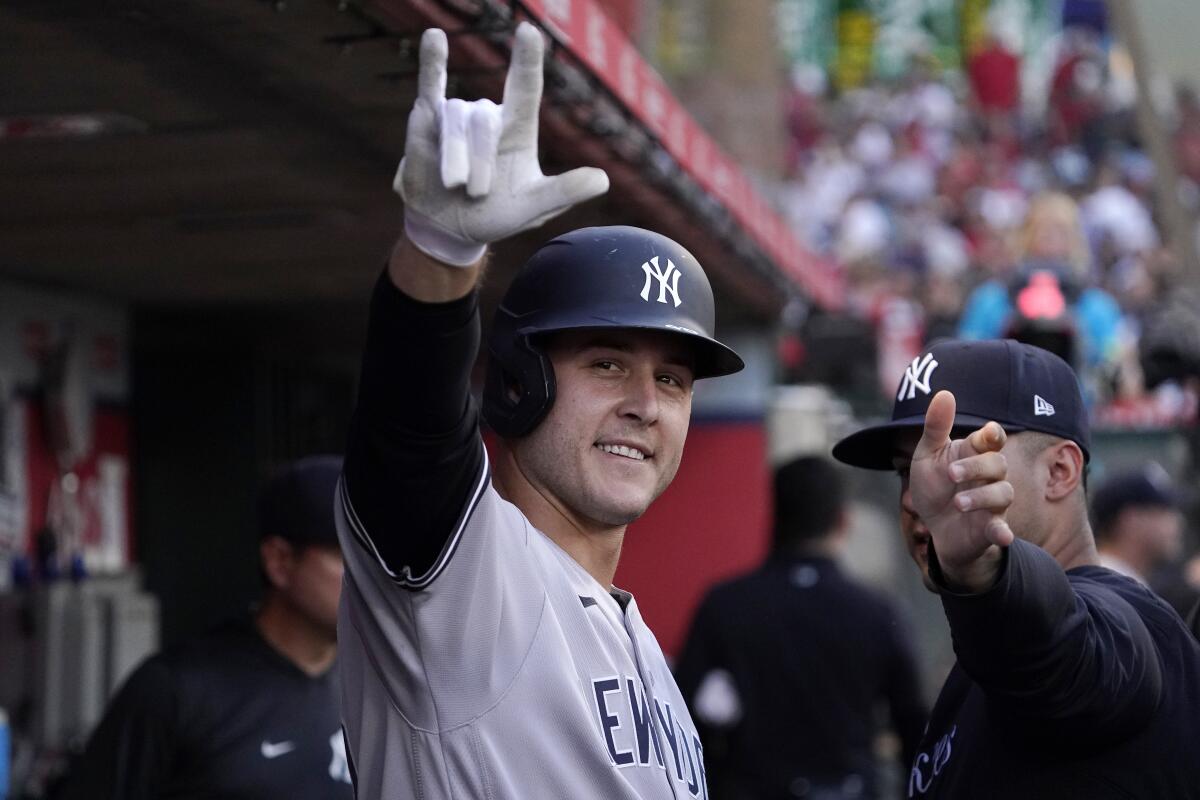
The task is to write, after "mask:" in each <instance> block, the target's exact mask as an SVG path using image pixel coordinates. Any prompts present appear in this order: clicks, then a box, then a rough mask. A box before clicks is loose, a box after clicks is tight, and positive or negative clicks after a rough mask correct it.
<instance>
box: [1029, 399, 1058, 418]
mask: <svg viewBox="0 0 1200 800" xmlns="http://www.w3.org/2000/svg"><path fill="white" fill-rule="evenodd" d="M1033 415H1034V416H1035V417H1053V416H1054V406H1052V405H1050V404H1049V403H1047V402H1046V401H1045V400H1044V399H1042V397H1041V395H1036V394H1035V395H1034V396H1033Z"/></svg>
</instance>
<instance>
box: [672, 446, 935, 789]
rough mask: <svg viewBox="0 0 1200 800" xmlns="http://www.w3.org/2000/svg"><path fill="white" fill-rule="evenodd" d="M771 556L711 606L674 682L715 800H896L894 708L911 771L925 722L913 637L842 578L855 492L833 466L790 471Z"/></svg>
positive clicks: (717, 591) (780, 483)
mask: <svg viewBox="0 0 1200 800" xmlns="http://www.w3.org/2000/svg"><path fill="white" fill-rule="evenodd" d="M774 509H775V528H774V540H773V543H772V549H771V553H770V555H769V556H768V558H767V560H766V562H765V563H764V564H763V565H762V566H761V567H760V568H758V569H757V570H755V571H754V572H751V573H749V574H747V575H743V576H740V577H738V578H735V579H733V580H731V581H729V582H727V583H723V584H720V585H718V586H716V587H714V588H713V589H712V590H711V591H710V592H709V593H708V594H707V596H706V597H705V598H704V600H703V601H702V602H701V604H700V606H699V609H698V611H697V612H696V616H695V618H694V620H693V622H692V626H691V630H690V633H689V636H688V639H687V642H686V644H685V646H684V649H683V652H682V655H681V657H680V660H679V663H678V666H677V669H676V675H677V678H678V680H679V687H680V689H681V690H682V692H683V696H684V698H685V699H686V700H687V701H688V704H689V707H690V708H691V710H692V717H693V719H694V720H695V721H696V723H697V725H698V727H699V728H700V732H701V736H702V737H703V738H704V741H705V760H706V762H707V765H708V780H709V786H710V789H711V791H712V797H713V798H715V800H784V798H797V797H803V798H821V799H822V800H835V799H836V800H842V799H843V798H875V797H882V796H884V795H883V794H881V791H882V787H881V786H880V781H879V778H878V776H877V774H876V773H877V771H878V764H877V758H876V752H875V745H876V740H877V737H878V734H879V730H880V721H879V719H878V718H877V713H878V709H879V706H880V704H885V705H886V706H887V707H888V709H889V711H890V716H891V725H892V728H893V729H894V730H895V731H896V733H897V734H898V736H899V740H900V748H899V749H900V752H898V753H896V757H897V759H898V763H899V765H900V767H901V773H902V774H906V773H907V770H908V765H909V764H910V763H911V759H912V757H913V755H914V753H915V752H916V751H915V747H916V743H917V741H918V739H919V738H920V735H921V729H922V726H923V725H924V724H925V714H926V707H925V705H924V703H923V701H922V699H921V696H920V691H919V688H918V684H919V682H918V676H917V668H916V664H915V659H914V657H913V653H912V650H911V645H910V642H909V639H908V634H907V629H906V627H905V626H904V625H903V624H902V623H901V620H900V618H899V615H898V612H897V609H896V608H895V607H894V605H893V604H892V603H891V601H889V600H888V599H886V598H884V597H883V596H881V595H879V594H877V593H876V592H874V591H872V590H870V589H868V588H866V587H864V586H862V585H860V584H858V583H857V582H856V581H854V580H851V579H850V578H848V577H847V576H846V575H844V574H843V573H842V571H841V569H840V568H839V567H838V565H837V561H836V559H837V556H838V554H839V552H840V551H841V549H842V545H843V542H844V539H845V537H846V535H847V532H848V516H847V509H846V500H845V488H844V485H843V482H842V477H841V476H840V475H839V474H838V471H837V468H836V467H835V466H834V465H833V464H832V463H830V462H829V461H828V460H827V459H825V458H821V457H812V456H809V457H802V458H798V459H795V460H793V461H791V462H788V463H787V464H785V465H783V466H781V467H779V468H778V469H777V470H776V472H775V479H774Z"/></svg>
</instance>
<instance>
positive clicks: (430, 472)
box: [338, 24, 742, 800]
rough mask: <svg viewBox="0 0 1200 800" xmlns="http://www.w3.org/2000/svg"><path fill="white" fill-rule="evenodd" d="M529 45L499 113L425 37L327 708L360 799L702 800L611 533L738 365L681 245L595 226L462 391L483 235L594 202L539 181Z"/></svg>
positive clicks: (553, 257) (557, 254) (581, 174)
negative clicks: (701, 389) (450, 72)
mask: <svg viewBox="0 0 1200 800" xmlns="http://www.w3.org/2000/svg"><path fill="white" fill-rule="evenodd" d="M542 50H543V42H542V39H541V35H540V34H539V33H538V32H537V30H536V29H535V28H533V27H532V26H531V25H529V24H522V25H521V26H520V27H519V28H518V29H517V32H516V38H515V43H514V46H513V53H512V63H511V65H510V67H509V71H508V76H507V80H506V82H505V87H504V99H503V103H502V104H501V105H500V106H496V105H495V104H493V103H491V102H489V101H487V100H479V101H475V102H471V103H468V102H464V101H461V100H446V99H445V98H444V89H445V80H446V73H445V64H446V54H447V45H446V37H445V35H444V34H443V33H442V32H441V31H438V30H429V31H426V32H425V34H424V36H423V37H422V40H421V54H420V58H421V67H420V77H419V83H420V93H419V97H418V99H417V101H416V104H415V106H414V108H413V110H412V113H411V115H410V117H409V125H408V136H407V142H406V145H405V154H404V160H403V161H402V162H401V164H400V169H399V173H398V175H397V179H396V189H397V190H398V191H399V193H400V194H401V195H402V196H403V198H404V200H405V221H404V230H405V234H404V237H403V238H402V239H401V240H400V242H399V243H398V244H397V245H396V247H395V249H394V251H393V253H392V255H391V258H390V260H389V263H388V266H387V269H386V273H385V274H384V275H383V276H382V277H381V279H380V280H379V282H378V284H377V286H376V288H375V292H374V295H373V297H372V301H371V312H370V323H369V328H368V338H367V344H366V347H365V353H364V357H363V369H362V380H361V388H360V393H359V399H358V405H357V408H356V410H355V414H354V418H353V421H352V425H351V433H350V442H349V448H348V454H347V458H346V464H345V469H344V473H343V479H342V483H341V490H340V500H341V505H340V511H339V514H340V523H339V533H340V535H341V537H342V541H343V546H344V547H345V548H346V549H347V555H346V579H345V588H344V592H343V598H342V606H341V611H340V618H339V630H338V636H339V649H340V652H339V659H340V662H339V663H340V664H341V679H342V682H343V688H342V693H343V701H344V703H345V706H344V709H343V713H344V717H345V730H346V737H347V744H348V752H349V754H350V760H351V768H352V770H353V772H354V774H355V782H356V788H357V791H358V796H359V797H363V798H396V797H418V798H426V799H427V800H435V799H436V798H450V797H455V798H496V799H497V800H500V799H501V798H514V799H516V798H519V799H520V800H537V799H538V798H545V799H546V800H551V799H554V800H557V799H558V798H606V800H621V799H622V798H685V797H705V796H707V788H706V784H705V774H704V753H703V749H702V747H701V745H700V741H699V739H698V737H697V736H696V732H695V727H694V725H693V724H692V720H691V718H690V716H689V715H688V712H687V706H686V705H685V703H684V702H683V699H682V698H681V697H680V694H679V690H678V689H677V688H676V685H675V682H674V680H673V678H672V676H671V673H670V671H669V670H668V668H667V664H666V661H665V659H664V657H663V654H662V651H661V650H660V649H659V646H658V644H657V642H656V641H655V639H654V636H653V635H652V634H651V633H650V631H649V630H648V629H647V628H646V625H645V623H644V622H643V621H642V618H641V615H640V613H639V612H638V607H637V603H636V602H635V601H634V599H633V597H632V596H631V595H630V594H629V593H628V592H624V591H621V590H620V589H617V588H615V587H613V585H612V580H613V575H614V572H615V571H616V568H617V559H618V557H619V555H620V551H621V544H622V540H623V537H624V535H625V528H626V526H627V525H628V524H629V523H630V522H632V521H633V520H635V519H637V518H638V516H640V515H641V514H642V512H643V511H645V510H646V508H647V506H649V504H650V503H651V502H652V501H653V500H654V499H655V498H656V497H657V496H658V495H659V494H660V493H661V492H662V491H663V490H664V489H665V488H666V487H667V485H668V484H669V483H670V482H671V479H672V478H673V476H674V475H675V471H676V469H677V467H678V465H679V459H680V456H681V453H682V448H683V443H684V438H685V436H686V433H687V426H688V421H689V415H690V412H691V397H692V383H693V381H694V380H696V379H698V378H703V377H708V376H714V375H723V374H727V373H731V372H734V371H736V370H738V369H740V368H741V367H742V361H741V359H740V358H738V356H737V355H736V354H735V353H734V352H733V351H732V350H730V349H729V348H727V347H725V346H724V345H722V344H720V343H718V342H717V341H715V340H714V339H713V338H712V332H713V327H714V325H713V322H714V313H713V299H712V291H711V289H710V287H709V284H708V281H707V279H706V277H705V275H704V272H703V270H702V269H701V268H700V265H699V264H697V263H696V261H695V259H694V258H692V256H691V255H690V254H689V253H688V252H687V251H686V250H684V249H683V248H682V247H680V246H679V245H678V244H676V243H675V242H673V241H671V240H669V239H667V238H666V237H663V236H660V235H657V234H654V233H651V232H649V231H644V230H640V229H637V228H627V227H615V228H588V229H583V230H577V231H574V232H572V233H569V234H566V235H564V236H560V237H558V238H556V239H554V240H553V241H551V242H548V243H547V244H545V245H544V246H543V247H542V248H541V249H540V250H538V251H537V252H536V253H535V254H534V255H533V257H532V258H531V259H530V260H529V262H528V263H527V264H525V266H524V267H523V268H522V269H521V271H520V272H519V274H518V275H517V277H516V278H515V280H514V282H513V283H512V285H511V287H510V288H509V290H508V292H507V294H506V295H505V297H504V299H503V301H502V303H501V306H500V308H499V309H498V311H497V312H496V318H495V322H494V326H493V329H492V332H491V335H490V337H489V340H488V356H489V358H488V362H489V363H488V377H487V382H486V385H485V389H484V396H483V414H484V417H485V418H486V419H487V421H488V423H489V424H490V425H491V427H492V428H493V429H494V430H495V431H496V432H497V433H498V434H499V435H500V437H501V439H502V444H501V446H500V447H499V449H498V453H497V455H496V460H495V462H494V463H492V462H490V461H489V459H488V455H487V453H486V452H485V450H484V448H483V444H482V442H481V439H480V434H479V428H478V413H477V411H476V407H475V403H474V401H473V399H472V397H471V394H470V391H469V376H470V371H471V366H472V364H473V363H474V361H475V356H476V351H477V347H478V343H479V312H478V309H477V299H476V291H475V289H476V285H477V283H478V281H479V277H480V272H481V268H482V263H483V259H484V254H485V251H486V248H487V246H488V244H489V243H491V242H494V241H497V240H499V239H503V238H505V237H507V236H510V235H512V234H514V233H516V232H518V231H522V230H526V229H529V228H532V227H535V226H537V225H539V224H541V223H542V222H543V221H545V220H547V219H549V218H550V217H552V216H554V215H555V214H558V213H560V212H562V211H564V210H565V209H567V208H569V207H570V206H572V205H574V204H576V203H578V202H581V201H584V200H587V199H589V198H593V197H596V196H598V195H600V194H602V193H604V192H605V191H606V190H607V187H608V180H607V176H606V175H605V174H604V173H603V172H602V171H600V170H597V169H590V168H582V169H577V170H574V171H572V172H568V173H566V174H564V175H559V176H556V177H546V176H544V175H542V172H541V169H540V167H539V165H538V161H537V118H538V106H539V103H540V97H541V89H542Z"/></svg>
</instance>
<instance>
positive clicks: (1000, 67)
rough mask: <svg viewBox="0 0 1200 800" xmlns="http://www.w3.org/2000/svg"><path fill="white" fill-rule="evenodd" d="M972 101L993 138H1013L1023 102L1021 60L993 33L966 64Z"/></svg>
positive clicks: (984, 126)
mask: <svg viewBox="0 0 1200 800" xmlns="http://www.w3.org/2000/svg"><path fill="white" fill-rule="evenodd" d="M967 78H968V80H969V82H970V86H971V99H972V101H973V104H974V110H975V112H976V113H977V114H978V116H979V118H980V120H981V122H982V124H983V128H984V129H985V130H987V132H988V134H989V136H990V137H991V138H997V139H1007V138H1009V137H1011V136H1013V135H1014V133H1015V130H1016V127H1017V123H1018V119H1017V111H1018V106H1019V104H1020V102H1021V58H1020V56H1018V55H1017V54H1016V53H1014V52H1013V51H1012V50H1010V49H1009V48H1008V46H1007V45H1005V43H1004V41H1003V39H1002V38H1001V37H1000V36H999V35H998V34H997V32H996V31H994V30H989V31H988V34H987V38H986V39H985V40H984V41H983V43H982V44H981V46H980V47H979V49H978V50H976V51H975V53H974V54H972V55H971V56H970V58H969V59H968V60H967Z"/></svg>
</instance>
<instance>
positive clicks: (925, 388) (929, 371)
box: [896, 353, 938, 400]
mask: <svg viewBox="0 0 1200 800" xmlns="http://www.w3.org/2000/svg"><path fill="white" fill-rule="evenodd" d="M937 365H938V362H936V361H934V360H933V353H926V354H925V355H924V356H923V357H920V358H914V359H913V360H912V363H911V364H909V365H908V368H907V369H905V370H904V379H903V380H902V381H900V391H899V393H897V395H896V399H897V400H912V399H913V398H914V397H916V396H917V390H918V389H920V390H921V394H929V392H930V391H931V390H930V388H929V379H930V377H931V376H932V375H933V371H934V370H935V369H937Z"/></svg>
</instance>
